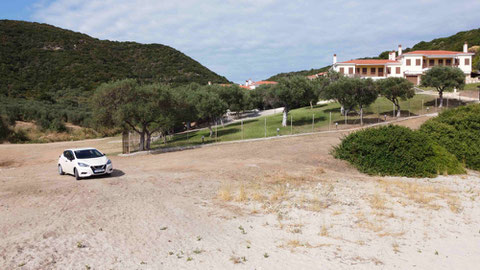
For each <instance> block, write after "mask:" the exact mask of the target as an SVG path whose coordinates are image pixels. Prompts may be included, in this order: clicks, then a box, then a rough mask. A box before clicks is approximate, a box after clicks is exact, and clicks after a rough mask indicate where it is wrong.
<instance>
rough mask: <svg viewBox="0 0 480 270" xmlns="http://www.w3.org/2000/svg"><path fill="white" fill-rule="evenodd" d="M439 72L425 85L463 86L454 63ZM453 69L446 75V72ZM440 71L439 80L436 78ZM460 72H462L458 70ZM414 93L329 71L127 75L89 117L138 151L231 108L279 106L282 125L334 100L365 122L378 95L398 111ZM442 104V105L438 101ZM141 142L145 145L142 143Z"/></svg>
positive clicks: (394, 82) (397, 82) (397, 81)
mask: <svg viewBox="0 0 480 270" xmlns="http://www.w3.org/2000/svg"><path fill="white" fill-rule="evenodd" d="M441 68H442V70H441V71H440V72H439V71H438V70H437V68H432V69H431V70H430V71H429V72H427V74H426V75H425V76H424V78H423V81H424V82H426V85H431V86H435V87H437V89H439V93H440V98H442V93H443V91H444V90H446V89H449V88H452V87H461V84H462V83H463V80H464V78H463V79H462V78H461V77H459V76H457V75H455V74H457V73H458V72H457V71H456V70H453V69H452V68H448V69H445V68H444V67H441ZM448 72H450V73H452V74H453V75H452V74H450V75H448V74H446V75H445V73H448ZM438 74H443V75H442V76H443V78H444V79H443V82H444V83H442V84H441V85H439V84H438V82H439V80H438V79H435V78H436V76H437V77H438V76H439V75H438ZM462 74H463V73H462ZM414 95H415V91H414V88H413V84H412V83H411V82H409V81H408V80H406V79H404V78H397V77H389V78H386V79H382V80H378V81H373V80H372V79H362V78H350V77H344V76H342V75H340V74H339V73H336V72H334V71H330V72H329V73H328V74H327V75H326V76H324V77H320V78H318V79H315V80H309V79H307V78H306V77H303V76H295V77H292V78H282V79H280V80H279V82H278V84H276V85H265V86H261V87H258V88H256V89H254V90H249V91H246V90H244V89H242V88H240V87H238V86H236V85H204V86H201V85H199V84H196V83H193V84H189V85H185V86H178V87H175V88H173V87H171V86H168V85H164V84H148V85H141V84H139V83H138V82H137V81H136V80H133V79H126V80H121V81H116V82H111V83H106V84H103V85H101V86H100V87H99V88H98V89H97V90H96V92H95V95H94V98H93V108H94V112H93V116H94V119H95V122H96V124H97V126H103V127H105V128H113V127H116V128H123V129H125V130H126V129H128V130H134V131H135V132H137V133H138V134H139V135H140V150H144V149H149V148H150V145H149V144H150V141H151V140H150V139H151V136H152V134H153V133H154V132H160V133H161V134H163V135H165V134H167V133H168V132H169V131H172V130H183V129H185V128H186V129H189V128H190V125H191V123H192V122H195V123H197V124H199V123H204V124H206V125H207V126H208V128H209V129H210V136H212V133H213V131H212V125H213V124H214V123H215V121H217V120H219V119H222V117H223V115H225V113H226V112H227V111H228V110H230V111H232V112H242V111H245V110H251V109H257V108H258V109H267V108H276V107H283V108H284V110H283V121H282V125H283V126H286V125H287V119H288V113H289V112H290V110H292V109H295V108H299V107H305V106H310V107H312V106H313V105H314V104H316V103H317V102H318V100H320V99H323V100H335V101H337V102H338V103H339V104H340V105H341V113H342V114H343V115H345V114H348V113H349V112H351V111H353V110H355V111H357V110H358V112H359V114H360V119H361V122H362V123H363V112H364V109H365V108H366V107H368V106H369V105H370V104H372V103H373V102H374V101H375V100H376V99H377V97H378V96H383V97H385V98H387V99H388V100H390V101H391V102H392V103H393V104H394V105H395V107H396V111H397V115H398V116H400V112H401V108H400V100H406V99H409V98H412V97H413V96H414ZM440 104H442V103H441V102H440ZM144 142H146V144H145V145H144Z"/></svg>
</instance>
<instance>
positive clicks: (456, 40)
mask: <svg viewBox="0 0 480 270" xmlns="http://www.w3.org/2000/svg"><path fill="white" fill-rule="evenodd" d="M465 41H466V42H467V43H468V47H469V48H470V50H471V51H472V52H476V55H475V57H474V58H473V62H472V65H473V66H472V67H473V69H474V70H480V47H479V46H480V28H478V29H473V30H469V31H462V32H458V33H456V34H455V35H452V36H449V37H444V38H437V39H434V40H432V41H428V42H427V41H421V42H419V43H417V44H415V45H414V46H413V47H412V48H406V49H404V50H403V52H405V53H406V52H409V51H415V50H447V51H462V49H463V44H464V43H465ZM389 52H390V51H383V52H382V53H380V54H379V55H378V56H377V57H363V58H359V59H388V53H389ZM328 68H330V66H326V67H323V68H320V69H311V70H303V71H294V72H288V73H280V74H277V75H274V76H272V77H270V78H269V79H267V80H272V81H275V80H277V79H278V78H281V77H289V76H293V75H305V76H308V75H313V74H315V73H318V72H322V71H325V70H328Z"/></svg>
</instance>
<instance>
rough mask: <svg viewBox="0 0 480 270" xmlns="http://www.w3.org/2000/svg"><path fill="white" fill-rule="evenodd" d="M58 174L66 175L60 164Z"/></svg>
mask: <svg viewBox="0 0 480 270" xmlns="http://www.w3.org/2000/svg"><path fill="white" fill-rule="evenodd" d="M58 174H60V175H64V174H65V172H63V169H62V165H60V164H58Z"/></svg>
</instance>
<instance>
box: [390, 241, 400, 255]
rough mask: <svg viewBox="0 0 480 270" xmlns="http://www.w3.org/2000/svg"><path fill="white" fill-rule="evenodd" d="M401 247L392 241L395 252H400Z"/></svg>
mask: <svg viewBox="0 0 480 270" xmlns="http://www.w3.org/2000/svg"><path fill="white" fill-rule="evenodd" d="M399 247H400V245H399V244H398V243H397V242H393V243H392V248H393V252H395V253H398V252H400V249H399Z"/></svg>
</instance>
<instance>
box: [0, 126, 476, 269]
mask: <svg viewBox="0 0 480 270" xmlns="http://www.w3.org/2000/svg"><path fill="white" fill-rule="evenodd" d="M410 124H412V125H418V121H412V123H406V125H410ZM341 136H342V134H335V133H330V134H321V135H312V136H303V137H296V138H284V139H276V140H269V141H263V142H250V143H235V144H229V145H222V146H213V147H208V148H201V149H195V150H189V151H182V152H174V153H167V154H158V155H144V156H133V157H119V156H116V155H114V154H115V153H118V151H119V149H120V143H119V141H118V138H110V139H100V140H90V141H82V142H63V143H51V144H38V145H0V266H2V267H0V268H1V269H17V268H18V269H231V268H239V269H255V268H256V269H291V268H296V269H317V268H318V269H320V268H321V269H351V268H352V267H353V268H361V269H372V268H379V269H383V268H398V269H405V268H413V267H417V269H426V268H434V269H451V268H461V269H469V268H470V269H472V268H475V267H476V266H478V264H479V263H480V258H479V257H478V256H477V255H478V254H480V246H479V245H478V240H479V239H480V232H479V230H480V215H479V214H480V213H479V210H478V209H479V202H478V199H477V197H478V195H480V185H479V184H478V180H479V178H478V175H477V174H476V173H473V172H471V173H470V175H468V176H463V177H439V178H437V179H414V180H412V179H406V178H379V177H368V176H365V175H362V174H360V173H358V172H357V171H356V170H355V169H353V168H352V167H350V166H349V165H348V164H346V163H344V162H342V161H339V160H335V159H333V158H332V157H331V156H330V155H329V151H330V150H331V147H332V146H333V145H335V144H337V143H338V142H339V138H340V137H341ZM83 146H93V147H97V148H98V149H100V150H101V151H104V152H105V153H107V155H108V154H110V158H111V160H112V161H113V164H114V166H115V168H117V170H116V171H115V173H114V174H113V176H112V177H108V178H106V177H103V178H91V179H86V180H82V181H75V179H74V178H73V177H71V176H60V175H57V174H56V161H57V158H58V155H59V154H60V153H61V152H62V150H63V149H65V148H69V147H83ZM403 183H409V184H408V185H404V184H403ZM417 191H418V192H417ZM416 194H421V195H422V196H423V197H418V195H416ZM372 198H373V199H372ZM457 266H458V267H457Z"/></svg>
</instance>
